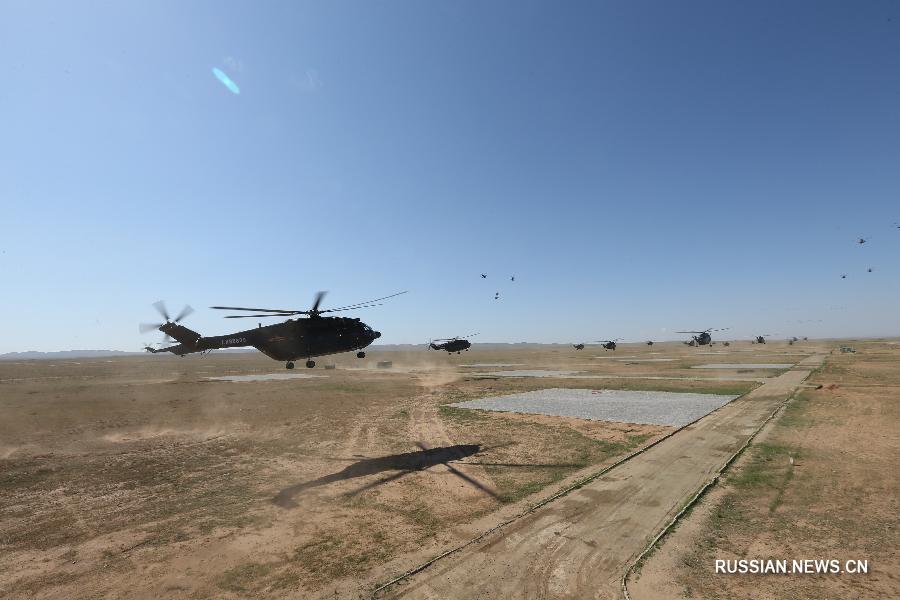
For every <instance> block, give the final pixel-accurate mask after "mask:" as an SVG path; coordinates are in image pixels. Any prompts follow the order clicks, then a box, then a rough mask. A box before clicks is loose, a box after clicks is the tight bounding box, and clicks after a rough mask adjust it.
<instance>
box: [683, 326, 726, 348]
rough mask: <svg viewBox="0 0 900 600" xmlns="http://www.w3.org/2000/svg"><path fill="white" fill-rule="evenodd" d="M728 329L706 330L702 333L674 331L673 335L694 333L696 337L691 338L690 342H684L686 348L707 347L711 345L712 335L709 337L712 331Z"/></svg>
mask: <svg viewBox="0 0 900 600" xmlns="http://www.w3.org/2000/svg"><path fill="white" fill-rule="evenodd" d="M726 329H728V327H723V328H721V329H712V328H710V329H706V330H704V331H676V332H675V333H694V334H696V335H693V336H691V341H689V342H685V344H687V345H688V346H708V345H709V344H711V343H712V335H710V333H711V332H713V331H725V330H726Z"/></svg>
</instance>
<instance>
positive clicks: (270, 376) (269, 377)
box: [206, 373, 328, 383]
mask: <svg viewBox="0 0 900 600" xmlns="http://www.w3.org/2000/svg"><path fill="white" fill-rule="evenodd" d="M319 377H328V375H311V374H309V373H267V374H265V375H224V376H222V377H207V378H206V380H207V381H234V382H238V383H252V382H254V381H283V380H285V379H316V378H319Z"/></svg>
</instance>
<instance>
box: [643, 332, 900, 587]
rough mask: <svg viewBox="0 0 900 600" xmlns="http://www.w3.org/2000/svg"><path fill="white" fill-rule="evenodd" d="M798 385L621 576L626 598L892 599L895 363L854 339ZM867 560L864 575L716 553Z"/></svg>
mask: <svg viewBox="0 0 900 600" xmlns="http://www.w3.org/2000/svg"><path fill="white" fill-rule="evenodd" d="M854 346H857V347H858V348H859V349H860V352H859V353H858V354H850V355H846V354H834V355H830V356H829V360H828V362H827V364H826V365H825V367H824V368H823V369H822V370H821V371H820V372H819V373H817V374H816V375H815V376H814V377H813V378H811V381H810V382H811V383H815V384H817V385H822V386H824V387H823V388H822V389H815V388H814V387H813V388H811V389H807V390H805V391H804V392H803V393H802V394H801V395H800V396H798V397H797V399H795V400H793V401H791V403H789V404H788V406H787V407H786V410H785V412H784V413H783V414H782V415H781V416H780V417H779V418H778V420H776V421H775V422H774V424H773V425H772V426H770V427H767V428H766V430H765V431H764V432H763V434H762V435H761V436H760V437H759V438H757V441H756V442H755V443H754V445H753V446H752V447H751V449H750V450H749V451H748V452H747V453H745V454H744V455H743V456H742V457H741V459H740V460H739V461H738V462H737V463H735V465H734V466H733V467H732V469H730V470H729V472H728V475H727V477H726V478H725V479H724V480H723V482H722V484H721V485H719V486H717V487H716V488H715V490H714V491H713V492H712V493H710V494H708V495H707V496H705V497H704V498H703V499H702V501H701V502H700V504H699V505H698V506H697V507H696V508H695V509H694V510H693V511H692V512H691V513H690V516H689V517H688V518H687V519H685V520H684V522H682V523H681V524H679V525H678V527H677V528H676V529H675V530H674V531H673V533H672V534H671V535H669V536H667V537H666V539H665V540H664V543H663V544H662V546H661V547H660V548H659V549H658V550H657V551H656V552H655V553H654V554H653V555H652V556H651V558H650V559H649V560H648V561H646V564H644V565H643V566H642V568H641V569H640V572H639V575H638V576H636V577H633V578H632V581H631V582H630V583H629V591H630V592H631V595H632V597H633V598H634V599H635V600H641V599H656V598H678V597H685V598H687V597H693V598H696V597H703V598H707V597H708V598H801V597H802V598H891V597H893V598H896V597H898V596H900V554H898V548H900V532H898V528H897V515H898V514H900V479H898V477H897V476H896V470H897V467H896V465H897V461H898V459H900V437H898V434H897V431H898V429H897V424H898V420H900V364H898V360H897V359H898V354H897V350H896V349H895V348H890V347H885V346H884V345H876V344H874V343H872V344H859V345H857V344H854ZM742 558H748V559H753V558H755V559H787V560H789V561H791V560H793V559H800V558H827V559H832V558H833V559H838V560H840V561H844V560H847V559H864V560H868V564H869V573H868V574H849V573H840V574H830V575H797V574H790V575H753V576H748V575H737V574H732V575H722V574H716V573H715V570H714V564H715V563H714V561H715V560H716V559H731V560H735V559H742Z"/></svg>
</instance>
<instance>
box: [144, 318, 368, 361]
mask: <svg viewBox="0 0 900 600" xmlns="http://www.w3.org/2000/svg"><path fill="white" fill-rule="evenodd" d="M159 330H160V331H162V332H163V333H167V334H168V335H170V336H172V337H173V338H175V339H176V340H177V341H178V342H180V343H179V344H177V345H175V346H170V347H168V348H162V349H159V350H154V352H171V353H172V354H177V355H179V356H183V355H185V354H192V353H197V352H206V351H209V350H219V349H222V348H241V347H252V348H256V349H257V350H259V351H260V352H262V353H263V354H265V355H266V356H268V357H269V358H272V359H274V360H278V361H288V362H289V361H294V360H297V359H300V358H306V359H310V358H312V357H314V356H326V355H329V354H339V353H341V352H349V351H352V350H361V349H363V348H365V347H366V346H368V345H370V344H371V343H372V342H374V341H375V340H376V339H378V338H379V337H381V333H379V332H377V331H374V330H373V329H372V328H371V327H369V326H368V325H366V324H365V323H363V322H362V321H360V320H359V319H350V318H346V317H321V316H316V317H310V318H307V319H288V320H287V321H284V322H282V323H277V324H274V325H266V326H259V327H257V328H255V329H247V330H244V331H237V332H235V333H229V334H227V335H215V336H208V337H204V336H201V335H200V334H198V333H196V332H194V331H191V330H190V329H188V328H186V327H184V326H183V325H178V324H175V323H166V324H164V325H162V326H161V327H160V328H159Z"/></svg>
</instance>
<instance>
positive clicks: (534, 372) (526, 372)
mask: <svg viewBox="0 0 900 600" xmlns="http://www.w3.org/2000/svg"><path fill="white" fill-rule="evenodd" d="M577 373H578V371H544V370H541V369H522V370H519V371H494V372H492V373H474V375H483V376H488V377H566V376H569V375H576V374H577Z"/></svg>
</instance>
